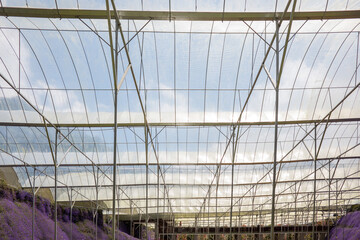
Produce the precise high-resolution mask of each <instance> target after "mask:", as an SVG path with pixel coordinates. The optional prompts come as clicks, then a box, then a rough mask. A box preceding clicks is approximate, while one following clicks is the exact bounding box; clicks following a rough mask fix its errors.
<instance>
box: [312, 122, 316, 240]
mask: <svg viewBox="0 0 360 240" xmlns="http://www.w3.org/2000/svg"><path fill="white" fill-rule="evenodd" d="M316 138H317V136H316V124H315V129H314V149H315V150H314V151H315V155H314V193H313V194H314V197H313V201H314V202H313V223H312V239H313V240H315V222H316V169H317V168H316V162H317V142H316Z"/></svg>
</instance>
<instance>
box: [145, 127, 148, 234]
mask: <svg viewBox="0 0 360 240" xmlns="http://www.w3.org/2000/svg"><path fill="white" fill-rule="evenodd" d="M144 130H145V154H146V155H145V160H146V193H145V194H146V196H145V198H146V200H145V208H146V209H145V213H146V217H145V229H146V231H145V237H146V240H148V239H149V238H148V221H149V156H148V155H149V154H148V151H149V144H148V141H149V139H148V129H147V127H146V126H145V128H144Z"/></svg>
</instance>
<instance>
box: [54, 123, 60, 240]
mask: <svg viewBox="0 0 360 240" xmlns="http://www.w3.org/2000/svg"><path fill="white" fill-rule="evenodd" d="M58 133H59V132H58V130H57V129H56V131H55V153H54V166H55V194H54V195H55V219H54V221H55V230H54V239H55V240H56V239H57V168H58V166H57V147H58V143H57V140H58Z"/></svg>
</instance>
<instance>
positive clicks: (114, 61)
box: [106, 0, 119, 240]
mask: <svg viewBox="0 0 360 240" xmlns="http://www.w3.org/2000/svg"><path fill="white" fill-rule="evenodd" d="M106 11H107V16H108V18H107V21H108V31H109V41H110V52H111V60H112V61H111V62H112V70H113V78H114V79H113V80H114V145H113V147H114V149H113V186H112V188H113V194H112V195H113V199H112V239H114V240H115V239H116V216H115V209H116V171H117V170H116V149H117V104H118V88H117V66H118V51H117V49H118V30H119V28H118V23H116V24H115V26H116V31H115V52H114V48H113V46H114V45H113V39H112V29H111V11H110V6H109V0H106Z"/></svg>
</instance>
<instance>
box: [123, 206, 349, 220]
mask: <svg viewBox="0 0 360 240" xmlns="http://www.w3.org/2000/svg"><path fill="white" fill-rule="evenodd" d="M351 206H352V205H347V204H346V205H345V204H342V205H341V207H344V208H348V207H351ZM338 208H339V206H337V205H332V206H330V207H329V206H318V207H317V212H319V213H320V212H327V211H336V210H338ZM295 210H296V211H297V213H301V212H308V211H309V210H308V207H299V208H296V209H295V208H287V209H277V210H276V214H278V215H279V214H281V213H288V212H295ZM270 213H271V209H266V210H261V209H259V210H256V211H234V212H233V217H236V216H251V215H254V214H261V215H262V216H264V215H268V214H270ZM220 214H222V213H220V212H218V213H216V212H206V211H205V212H202V213H201V218H208V217H209V218H215V217H218V216H219V215H220ZM169 215H170V213H165V214H164V213H163V214H161V213H160V214H156V213H150V214H149V218H150V219H156V217H157V216H159V218H162V219H166V218H167V216H169ZM229 215H230V213H229V212H227V213H225V214H224V215H223V217H229ZM118 216H119V219H121V220H130V219H131V218H135V219H136V216H137V215H133V216H131V215H127V214H121V215H118ZM173 216H174V218H175V219H177V218H192V219H195V217H197V216H198V212H191V213H190V212H189V213H180V212H179V213H174V214H173Z"/></svg>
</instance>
